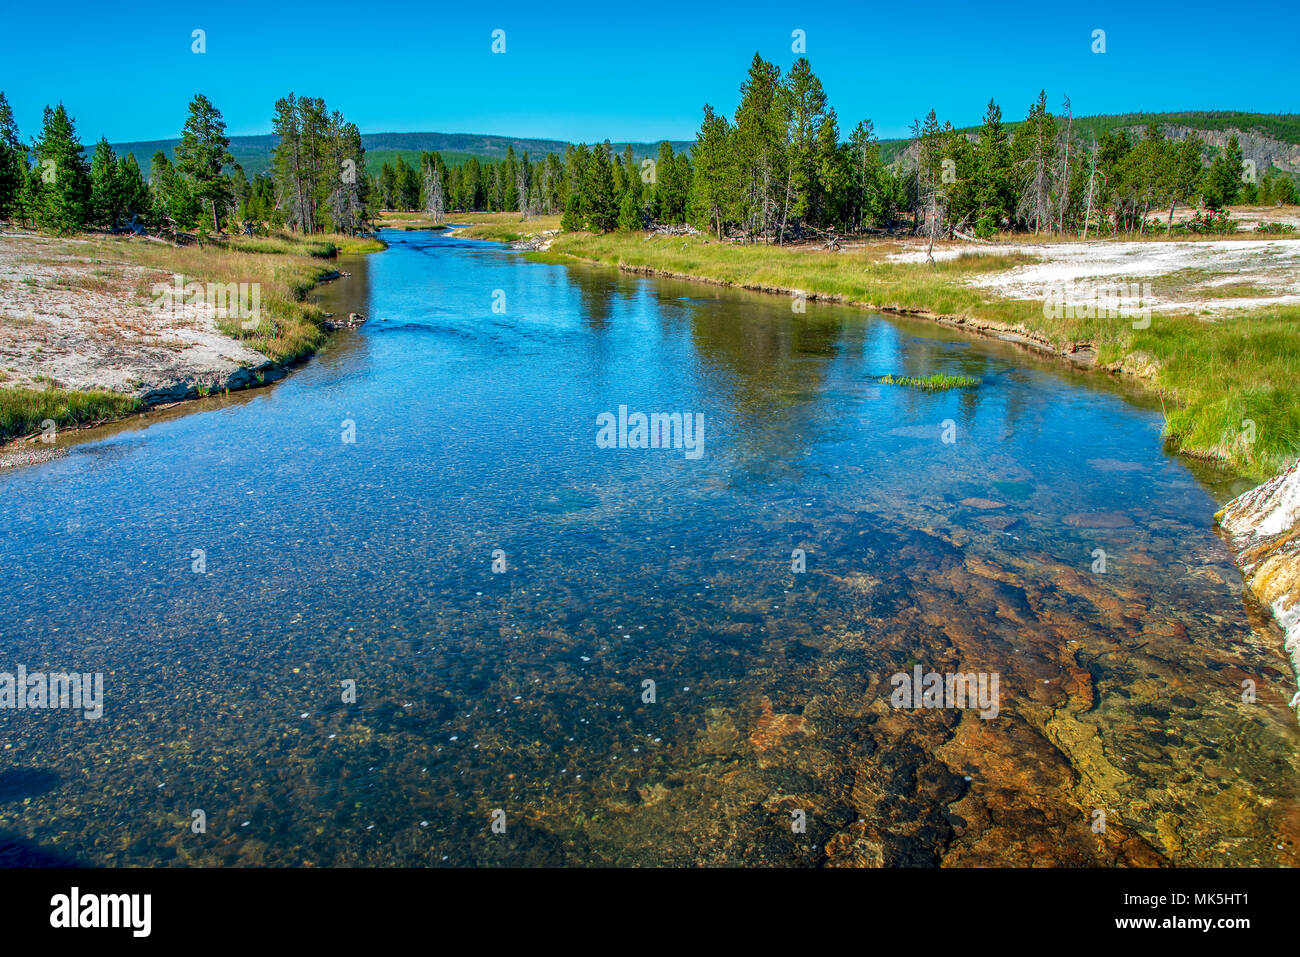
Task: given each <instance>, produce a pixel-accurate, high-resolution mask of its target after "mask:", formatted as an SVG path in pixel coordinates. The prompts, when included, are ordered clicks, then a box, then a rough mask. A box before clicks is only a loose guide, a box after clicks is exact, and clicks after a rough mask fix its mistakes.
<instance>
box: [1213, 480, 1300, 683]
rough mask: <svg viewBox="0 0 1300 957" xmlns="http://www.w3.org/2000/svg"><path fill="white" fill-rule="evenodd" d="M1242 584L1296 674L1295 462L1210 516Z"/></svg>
mask: <svg viewBox="0 0 1300 957" xmlns="http://www.w3.org/2000/svg"><path fill="white" fill-rule="evenodd" d="M1215 518H1216V519H1218V521H1219V525H1220V527H1222V528H1223V530H1224V531H1225V532H1227V533H1228V537H1229V538H1230V540H1231V542H1232V547H1233V550H1234V551H1235V552H1236V553H1237V564H1238V565H1239V566H1240V567H1241V571H1242V574H1243V575H1245V577H1246V584H1247V585H1249V586H1250V590H1251V591H1252V592H1254V593H1255V596H1256V597H1257V598H1259V600H1260V601H1262V602H1263V603H1264V604H1265V605H1267V606H1268V607H1269V608H1271V609H1272V610H1273V615H1274V617H1275V618H1276V619H1277V623H1278V624H1279V625H1280V626H1281V627H1282V631H1283V633H1284V634H1285V636H1286V650H1287V652H1288V653H1289V654H1290V656H1291V664H1292V665H1293V666H1294V667H1295V669H1296V672H1297V674H1300V460H1297V461H1295V462H1292V463H1291V467H1290V468H1288V469H1287V470H1286V471H1285V472H1283V473H1282V474H1281V475H1278V476H1275V477H1274V478H1271V479H1269V480H1268V481H1267V482H1265V483H1264V484H1263V485H1260V486H1258V487H1257V488H1253V489H1251V490H1250V491H1249V492H1246V493H1245V494H1243V495H1239V496H1237V497H1236V498H1234V499H1233V500H1232V501H1231V502H1229V503H1228V504H1227V505H1225V506H1224V507H1223V509H1222V511H1220V512H1219V513H1218V514H1217V515H1216V516H1215Z"/></svg>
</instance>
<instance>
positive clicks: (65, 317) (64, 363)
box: [0, 233, 384, 463]
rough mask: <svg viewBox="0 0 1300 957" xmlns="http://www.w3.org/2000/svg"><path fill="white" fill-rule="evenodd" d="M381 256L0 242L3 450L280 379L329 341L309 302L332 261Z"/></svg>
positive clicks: (329, 244)
mask: <svg viewBox="0 0 1300 957" xmlns="http://www.w3.org/2000/svg"><path fill="white" fill-rule="evenodd" d="M383 248H384V245H383V243H381V242H379V241H378V240H375V239H369V238H364V237H363V238H353V237H343V236H313V237H299V236H291V235H277V236H271V237H231V238H230V239H228V240H225V241H223V242H221V243H216V244H213V243H208V244H205V245H204V246H203V247H199V246H186V247H176V246H173V245H171V244H169V243H162V242H157V241H153V240H149V239H143V238H138V237H108V236H79V237H72V238H54V237H48V236H42V235H39V234H34V233H7V234H3V235H0V441H3V440H6V439H9V440H13V439H15V438H19V439H20V438H21V437H24V436H26V437H31V436H33V435H34V434H37V433H40V432H42V431H45V432H46V433H47V434H48V432H49V429H48V423H49V422H53V423H54V429H56V430H57V429H61V428H70V427H80V426H85V425H91V424H98V423H101V422H104V421H108V420H111V419H115V418H119V417H121V416H124V415H129V414H131V413H133V412H138V411H141V410H143V409H147V408H151V407H154V406H157V405H160V404H166V403H172V402H178V401H183V400H186V399H192V398H196V397H200V396H203V395H209V394H213V393H219V392H224V391H237V390H239V389H244V388H249V387H253V386H257V385H263V384H266V383H268V382H273V381H275V380H277V379H279V378H283V376H284V375H286V374H287V370H288V369H289V368H290V367H291V366H293V365H294V364H296V363H298V362H301V361H302V360H303V359H305V358H306V357H308V356H310V355H311V354H312V353H314V352H315V351H316V349H318V348H319V347H320V345H321V344H322V343H323V342H324V341H325V339H326V338H327V336H328V335H329V331H330V326H329V323H328V317H327V316H326V315H325V314H324V313H323V311H322V310H321V309H319V308H318V307H316V306H314V305H312V304H310V303H308V302H307V301H306V299H307V294H308V292H309V291H310V290H311V289H312V288H314V287H315V286H316V285H317V284H318V283H321V282H325V281H328V280H330V279H333V278H336V277H337V276H338V273H337V271H336V270H335V269H334V267H333V265H332V260H333V259H334V257H336V256H337V255H339V254H340V253H351V252H358V253H359V252H372V251H376V250H379V249H383ZM178 277H179V283H180V285H179V286H178V285H177V281H178ZM194 283H197V284H198V286H197V287H195V286H193V285H191V284H194ZM187 286H188V288H186V287H187ZM241 287H242V288H241ZM164 289H165V290H167V292H166V293H164V294H163V295H162V296H160V295H159V292H160V290H164ZM196 289H197V290H199V291H200V293H201V294H200V295H197V296H192V295H191V293H192V292H194V291H195V290H196ZM241 307H242V312H241ZM42 423H46V426H43V425H42ZM23 444H25V443H21V442H18V443H15V442H11V443H10V446H11V447H10V449H9V452H10V453H11V454H10V455H8V456H6V457H5V461H10V462H15V463H16V462H20V461H24V460H25V459H27V458H29V457H30V453H28V454H25V455H18V454H14V453H16V451H21V450H22V445H23ZM15 445H17V449H15V448H14V447H13V446H15Z"/></svg>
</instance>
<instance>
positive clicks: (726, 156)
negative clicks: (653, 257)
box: [690, 104, 734, 237]
mask: <svg viewBox="0 0 1300 957" xmlns="http://www.w3.org/2000/svg"><path fill="white" fill-rule="evenodd" d="M732 140H733V132H732V129H731V127H730V125H729V124H728V123H727V118H726V117H725V116H718V115H717V114H716V113H714V112H713V107H711V106H709V105H708V104H705V106H704V121H703V122H702V123H701V124H700V131H699V133H698V134H697V135H696V137H695V148H694V151H693V152H694V154H695V164H694V175H693V176H692V177H691V195H690V211H691V212H690V215H691V220H692V222H694V223H695V224H696V225H697V226H699V227H700V228H702V229H707V230H710V231H711V232H712V233H713V234H714V235H715V236H718V237H721V236H722V231H723V224H724V220H725V219H726V218H727V208H728V205H729V203H730V201H731V194H732V186H733V182H734V166H733V165H732V160H733V157H732V153H731V145H732Z"/></svg>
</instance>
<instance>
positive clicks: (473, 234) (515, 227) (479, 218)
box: [452, 213, 560, 243]
mask: <svg viewBox="0 0 1300 957" xmlns="http://www.w3.org/2000/svg"><path fill="white" fill-rule="evenodd" d="M452 218H453V219H455V220H456V221H457V222H459V223H468V224H469V225H468V226H463V227H461V228H460V229H457V230H456V235H457V236H463V237H465V238H466V239H493V240H496V241H497V242H502V243H514V242H518V241H519V240H521V239H524V238H526V237H528V236H535V235H537V234H538V233H543V232H546V231H547V230H550V229H559V228H560V217H559V215H558V214H556V215H554V216H533V217H531V218H530V219H523V218H521V217H520V215H519V214H518V213H456V214H455V215H454V216H453V217H452Z"/></svg>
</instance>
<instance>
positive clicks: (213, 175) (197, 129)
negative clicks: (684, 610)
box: [176, 93, 234, 232]
mask: <svg viewBox="0 0 1300 957" xmlns="http://www.w3.org/2000/svg"><path fill="white" fill-rule="evenodd" d="M233 162H234V157H232V156H231V155H230V140H229V139H227V138H226V123H225V120H223V119H222V118H221V111H220V110H218V109H217V108H216V107H215V106H213V105H212V102H211V101H210V100H209V99H208V98H207V97H206V96H204V95H203V94H202V93H200V94H198V95H196V96H195V97H194V99H193V100H191V101H190V113H189V116H188V117H187V118H186V120H185V128H184V129H183V130H182V131H181V141H180V143H179V144H178V145H177V147H176V170H177V172H178V173H180V174H181V175H182V176H184V177H185V178H186V179H187V180H188V181H189V186H190V191H191V193H192V195H193V196H194V198H195V199H196V200H197V201H198V202H200V203H201V204H202V205H204V206H206V207H207V208H208V209H209V210H211V212H212V231H213V232H221V218H222V216H223V214H224V213H225V211H226V209H227V208H228V207H229V206H230V202H231V192H230V179H229V177H227V176H226V175H225V172H224V171H225V168H226V166H227V165H229V164H231V163H233Z"/></svg>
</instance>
